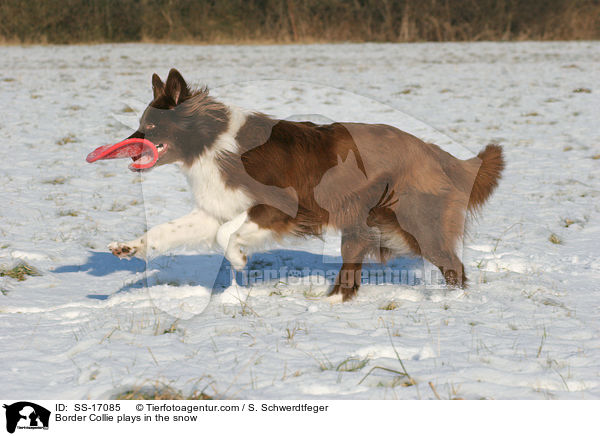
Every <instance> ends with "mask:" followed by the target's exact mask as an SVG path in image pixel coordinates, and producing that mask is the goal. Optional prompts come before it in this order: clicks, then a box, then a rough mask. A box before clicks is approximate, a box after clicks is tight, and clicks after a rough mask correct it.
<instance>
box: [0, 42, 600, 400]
mask: <svg viewBox="0 0 600 436" xmlns="http://www.w3.org/2000/svg"><path fill="white" fill-rule="evenodd" d="M599 49H600V44H599V43H597V42H568V43H567V42H551V43H538V42H527V43H525V42H520V43H468V44H467V43H456V44H455V43H448V44H356V45H352V44H340V45H312V46H294V45H286V46H242V47H236V46H185V45H175V46H172V45H140V44H132V45H94V46H72V47H71V46H29V47H2V48H0V51H1V52H2V56H0V65H1V66H2V68H1V69H0V96H1V98H2V101H3V102H4V105H3V110H2V117H1V118H0V136H2V137H3V138H4V143H3V146H2V147H1V148H0V174H2V181H3V189H2V191H1V192H0V199H1V201H2V205H3V207H2V209H1V210H0V216H1V220H0V239H1V240H0V247H1V248H0V265H5V266H11V265H13V264H15V263H16V262H18V261H19V260H25V261H26V262H28V263H29V264H30V265H32V266H34V267H35V268H36V269H38V270H39V271H40V272H41V273H42V275H40V276H34V277H29V278H27V280H25V281H23V282H17V281H15V280H14V279H11V278H8V277H0V288H1V289H2V290H3V293H2V295H0V332H2V333H1V335H2V341H1V343H2V345H1V346H0V356H1V359H2V362H3V365H0V380H1V381H2V383H0V397H4V398H63V399H66V398H71V399H74V398H77V399H79V398H94V399H97V398H110V397H112V396H114V395H116V394H118V393H121V392H124V391H126V390H129V389H131V388H136V387H138V388H139V387H142V386H154V385H155V384H156V383H157V382H158V383H163V384H166V385H169V386H172V387H173V388H175V389H180V390H182V391H183V392H184V393H189V392H191V391H192V390H194V389H198V390H205V392H206V393H207V394H209V395H214V396H215V397H218V398H252V399H268V398H289V399H291V398H298V397H302V398H324V399H325V398H327V399H330V398H339V399H342V398H360V399H383V398H390V399H393V398H400V399H416V398H423V399H426V398H435V397H434V393H433V392H432V390H431V389H430V388H429V386H428V383H429V382H432V383H433V384H434V386H435V387H436V389H437V391H438V393H439V394H440V396H441V397H443V398H452V397H459V398H467V399H477V398H494V399H514V398H520V399H543V398H560V399H569V398H578V399H579V398H586V399H593V398H596V399H598V398H600V364H599V363H598V362H600V318H599V316H598V314H599V313H600V292H599V291H600V284H599V283H600V262H599V260H598V259H599V254H600V247H599V244H598V241H599V240H600V202H599V201H598V196H599V194H600V178H599V177H600V176H599V174H600V172H599V171H598V170H599V167H600V160H599V159H597V158H596V159H593V157H594V156H597V155H598V154H599V153H600V130H599V129H598V119H599V117H600V89H598V83H600V81H599V79H600V74H599V73H600V50H599ZM171 67H177V68H178V69H179V70H180V71H181V72H182V74H183V75H184V77H186V78H187V79H188V80H190V81H194V82H197V83H207V84H208V85H210V86H211V88H212V90H213V93H214V94H215V95H217V96H219V97H220V98H222V99H224V100H226V101H228V102H231V103H234V104H236V105H238V106H241V107H245V108H249V109H255V110H261V111H265V112H267V113H270V114H273V115H276V116H279V117H283V118H291V119H312V120H315V121H317V122H323V121H324V120H328V119H331V120H337V121H368V122H383V123H389V124H393V125H396V126H398V127H400V128H402V129H404V130H406V131H408V132H410V133H413V134H415V135H416V136H419V137H421V138H423V139H427V140H430V141H435V142H436V143H438V144H439V145H440V146H442V147H444V148H445V149H446V150H448V151H450V152H452V153H454V154H455V155H457V156H459V157H461V158H466V157H469V156H472V155H473V154H474V153H476V152H477V151H478V150H480V149H481V148H483V146H484V145H485V144H487V143H489V142H499V143H500V144H502V145H503V146H504V150H505V153H506V159H507V168H506V171H505V176H504V179H503V180H502V182H501V184H500V187H499V189H498V190H497V191H496V193H495V195H494V196H493V197H492V199H491V201H490V202H489V204H488V205H487V206H486V207H485V208H484V210H483V213H482V214H481V216H480V217H479V218H477V219H476V220H474V222H473V223H472V224H471V226H470V237H469V238H468V239H467V240H466V241H465V245H464V257H463V258H464V260H465V265H466V268H467V274H468V276H469V277H470V279H471V286H470V288H468V289H467V290H465V291H462V290H444V289H434V288H429V287H425V286H422V285H419V284H416V285H415V284H412V283H409V280H408V278H407V277H405V278H402V277H399V280H396V279H393V278H392V279H389V280H388V279H385V278H384V280H383V283H379V284H370V285H364V286H363V287H362V288H361V290H360V292H359V294H358V297H357V298H356V299H355V300H354V301H352V302H350V303H342V304H331V303H330V301H329V300H327V299H326V298H324V294H325V293H326V291H327V289H328V286H329V285H328V283H327V281H326V279H327V278H328V277H329V276H328V274H330V272H331V271H334V272H335V270H336V268H338V267H339V249H338V247H337V245H336V244H337V241H338V239H337V236H336V235H331V236H329V237H328V238H326V239H325V241H319V240H313V241H301V242H298V241H288V242H287V243H285V244H282V245H279V246H276V247H272V249H271V250H270V251H267V252H265V253H259V254H256V255H255V256H254V257H253V258H252V259H251V261H250V264H251V265H254V269H256V270H258V271H259V272H260V271H266V270H276V271H277V272H276V274H275V276H273V277H271V280H269V281H266V282H265V281H260V280H257V281H256V282H252V283H251V284H250V285H249V286H248V285H247V283H246V282H245V281H244V280H245V278H244V277H243V276H241V275H238V277H237V278H236V281H232V280H231V277H230V275H229V273H228V271H227V269H226V267H227V264H226V263H224V264H223V258H222V256H221V254H220V253H219V252H216V251H207V250H195V251H191V250H187V251H186V250H178V251H175V252H173V253H172V254H170V255H166V256H160V257H158V258H156V259H154V260H153V261H151V262H150V263H149V264H148V265H147V266H146V265H145V263H144V262H142V261H140V260H137V259H134V260H119V259H117V258H115V257H113V256H112V255H111V254H110V253H109V252H108V251H107V250H106V248H105V247H106V245H107V244H108V243H109V242H111V241H113V240H116V241H127V240H130V239H133V238H134V237H137V236H139V235H140V234H141V233H142V232H143V231H144V230H145V228H146V225H148V226H152V225H156V224H158V223H161V222H165V221H168V220H170V219H173V218H177V217H179V216H182V215H183V214H185V213H187V212H189V211H190V210H191V208H192V200H191V194H190V192H189V190H188V188H187V186H186V183H185V178H184V176H183V175H182V174H180V173H179V172H178V171H177V169H176V168H175V167H162V168H159V169H156V170H154V171H152V172H150V173H147V174H145V175H144V176H143V179H140V176H139V175H137V174H134V173H132V172H130V171H129V170H128V169H127V167H126V166H127V163H129V162H126V161H125V160H118V161H102V162H97V163H94V164H87V163H86V162H85V156H86V155H87V153H89V152H90V151H92V150H93V149H95V148H96V147H98V146H99V145H102V144H107V143H114V142H116V141H117V140H121V139H123V138H125V137H127V136H128V135H129V134H130V133H131V128H135V127H137V120H136V113H135V112H131V110H135V111H137V112H138V114H139V111H140V110H143V108H144V106H145V103H146V102H147V101H148V100H149V99H150V97H151V87H150V78H151V74H152V73H153V72H157V73H159V74H160V75H161V76H162V77H163V79H164V76H166V73H167V72H168V70H169V68H171ZM578 88H586V89H589V90H591V92H589V93H588V92H574V90H576V89H578ZM126 108H127V109H126ZM129 108H131V109H129ZM552 234H555V235H556V236H557V237H558V238H559V239H560V241H562V243H561V244H554V243H552V242H550V240H549V238H550V236H551V235H552ZM419 265H420V263H419V261H418V260H415V259H397V260H395V261H394V262H393V263H392V267H393V268H392V269H391V270H413V269H414V268H416V267H417V266H419ZM368 268H370V269H371V270H377V268H380V267H379V266H377V265H369V266H368ZM397 278H398V277H397ZM213 285H214V286H213ZM385 306H388V307H387V308H390V309H393V310H383V307H385ZM398 358H400V359H401V360H402V363H403V364H404V366H405V368H406V370H407V371H408V373H409V374H410V376H411V377H412V378H413V379H414V381H415V382H416V384H410V383H404V382H406V380H407V379H406V378H402V377H398V376H397V374H394V373H392V372H389V371H385V370H374V371H373V372H372V373H371V374H370V375H368V377H366V379H364V380H362V379H363V378H364V377H365V376H366V375H367V374H368V372H369V370H371V369H372V368H373V367H375V366H379V367H385V368H388V369H393V370H395V371H402V367H401V365H400V362H399V361H398ZM367 359H368V360H367ZM344 362H346V363H344ZM361 362H362V363H361ZM359 363H360V365H359ZM363 363H364V365H362V364H363ZM361 365H362V367H360V366H361ZM343 369H345V370H343ZM352 369H354V370H352ZM361 381H362V382H361ZM359 382H360V383H359Z"/></svg>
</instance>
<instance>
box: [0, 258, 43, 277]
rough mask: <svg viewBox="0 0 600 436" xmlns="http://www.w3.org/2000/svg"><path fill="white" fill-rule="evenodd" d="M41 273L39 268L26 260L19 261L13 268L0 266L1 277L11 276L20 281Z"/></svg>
mask: <svg viewBox="0 0 600 436" xmlns="http://www.w3.org/2000/svg"><path fill="white" fill-rule="evenodd" d="M39 275H41V274H40V273H39V271H38V270H37V269H35V268H34V267H32V266H31V265H28V264H27V263H25V262H19V263H18V264H17V265H15V266H13V267H12V268H7V267H0V277H10V278H12V279H16V280H18V281H20V282H22V281H24V280H25V279H26V278H27V277H28V276H39Z"/></svg>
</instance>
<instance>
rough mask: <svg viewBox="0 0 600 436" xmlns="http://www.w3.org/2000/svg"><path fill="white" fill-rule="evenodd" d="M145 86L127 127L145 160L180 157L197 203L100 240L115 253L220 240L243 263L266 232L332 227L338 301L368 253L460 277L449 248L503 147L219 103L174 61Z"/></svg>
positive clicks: (456, 283) (499, 164) (491, 183)
mask: <svg viewBox="0 0 600 436" xmlns="http://www.w3.org/2000/svg"><path fill="white" fill-rule="evenodd" d="M152 89H153V92H154V98H153V100H152V102H151V103H150V105H149V106H148V107H147V109H146V110H145V112H144V113H143V115H142V117H141V120H140V126H139V128H138V130H137V131H136V132H135V133H134V134H133V135H131V136H130V138H145V139H147V140H149V141H151V142H152V143H153V144H156V150H157V151H158V154H157V157H158V158H157V160H156V163H155V165H154V166H159V165H164V164H168V163H178V164H180V166H181V169H182V171H183V173H184V174H185V175H186V177H187V179H188V182H189V184H190V186H191V189H192V191H193V195H194V199H195V202H196V207H195V209H194V210H193V211H192V212H191V213H190V214H188V215H185V216H183V217H181V218H178V219H176V220H173V221H170V222H168V223H165V224H161V225H158V226H156V227H153V228H152V229H150V230H149V231H148V232H147V233H146V234H144V235H143V236H141V237H139V238H137V239H135V240H133V241H129V242H124V243H119V242H113V243H111V244H109V246H108V247H109V249H110V250H111V251H112V253H113V254H114V255H115V256H118V257H130V256H137V257H140V258H142V259H145V258H146V256H147V255H148V254H149V253H151V252H152V253H156V254H159V253H164V252H167V251H168V250H171V249H173V248H175V247H178V246H197V245H203V244H204V245H208V246H211V245H214V244H218V245H219V246H221V247H222V248H223V250H224V252H225V256H226V258H227V259H228V260H229V261H230V262H231V265H232V266H233V268H235V269H236V270H240V269H243V268H244V267H245V265H246V260H247V256H248V254H249V253H250V252H252V250H257V249H259V247H261V246H262V245H263V244H264V243H265V242H268V241H269V240H273V239H276V240H281V238H282V237H284V236H286V235H296V236H317V237H318V236H320V235H321V234H322V232H323V231H324V230H325V229H327V228H331V229H335V230H337V231H340V232H341V235H342V246H341V254H342V260H343V264H342V267H341V270H340V272H339V274H338V277H337V279H336V282H335V284H334V287H333V290H332V291H331V295H337V296H338V297H337V298H339V297H341V299H342V300H343V301H347V300H350V299H351V298H353V297H354V296H355V294H356V292H357V290H358V288H359V285H360V278H361V269H362V263H363V260H364V259H365V258H366V257H367V256H370V257H374V258H375V259H376V260H377V261H380V262H386V261H387V260H388V259H390V258H391V257H394V256H399V255H416V256H422V257H424V258H426V259H427V260H429V261H430V262H431V263H433V264H434V265H435V266H437V267H438V268H439V269H440V272H441V273H442V275H443V277H444V279H445V282H446V284H447V285H448V286H452V287H464V286H466V277H465V273H464V266H463V264H462V262H461V260H460V258H459V256H458V254H457V250H458V249H459V244H460V243H461V242H462V238H463V235H464V233H465V221H466V218H467V215H468V214H469V213H472V212H475V211H477V210H478V209H479V208H480V207H481V206H482V205H483V204H484V203H485V201H486V200H487V199H488V197H489V196H490V194H491V193H492V191H493V190H494V189H495V188H496V186H497V185H498V180H499V179H500V176H501V172H502V170H503V168H504V159H503V156H502V149H501V147H500V146H498V145H488V146H487V147H486V148H485V149H484V150H482V151H481V152H480V153H479V154H478V155H477V157H473V158H472V159H468V160H460V159H457V158H455V157H454V156H452V155H450V154H449V153H447V152H445V151H444V150H442V149H441V148H439V147H438V146H437V145H435V144H429V143H426V142H423V141H421V140H419V139H418V138H416V137H414V136H412V135H410V134H408V133H405V132H403V131H401V130H398V129H396V128H394V127H391V126H388V125H384V124H362V123H333V124H328V125H317V124H314V123H311V122H294V121H285V120H276V119H273V118H270V117H268V116H267V115H264V114H262V113H257V112H248V111H244V110H241V109H239V108H237V107H232V106H227V105H225V104H222V103H220V102H218V101H217V100H215V99H213V98H212V97H211V96H210V95H209V93H208V89H207V88H199V89H193V88H191V87H189V86H188V84H187V83H186V82H185V80H184V79H183V77H182V76H181V74H180V73H179V72H178V71H177V70H175V69H172V70H171V71H170V72H169V76H168V78H167V81H166V83H164V82H163V81H162V80H161V79H160V78H159V77H158V76H157V75H156V74H154V75H153V76H152ZM131 157H132V158H133V159H134V161H135V160H137V159H140V158H141V156H140V155H137V156H131Z"/></svg>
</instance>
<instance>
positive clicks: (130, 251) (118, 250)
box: [108, 242, 140, 259]
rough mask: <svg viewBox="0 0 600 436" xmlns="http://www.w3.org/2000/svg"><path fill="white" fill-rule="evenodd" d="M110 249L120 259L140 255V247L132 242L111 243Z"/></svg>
mask: <svg viewBox="0 0 600 436" xmlns="http://www.w3.org/2000/svg"><path fill="white" fill-rule="evenodd" d="M108 249H109V250H110V251H111V253H112V254H114V255H115V256H117V257H118V258H120V259H130V258H131V257H132V256H135V255H138V256H139V251H140V247H138V246H136V245H135V244H132V243H130V242H125V243H123V242H111V243H110V244H108Z"/></svg>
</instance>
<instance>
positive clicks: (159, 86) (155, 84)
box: [152, 73, 165, 100]
mask: <svg viewBox="0 0 600 436" xmlns="http://www.w3.org/2000/svg"><path fill="white" fill-rule="evenodd" d="M152 92H153V93H154V100H156V99H157V98H158V97H160V96H161V95H164V93H165V84H164V83H163V81H162V80H160V77H158V74H156V73H154V74H153V75H152Z"/></svg>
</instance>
